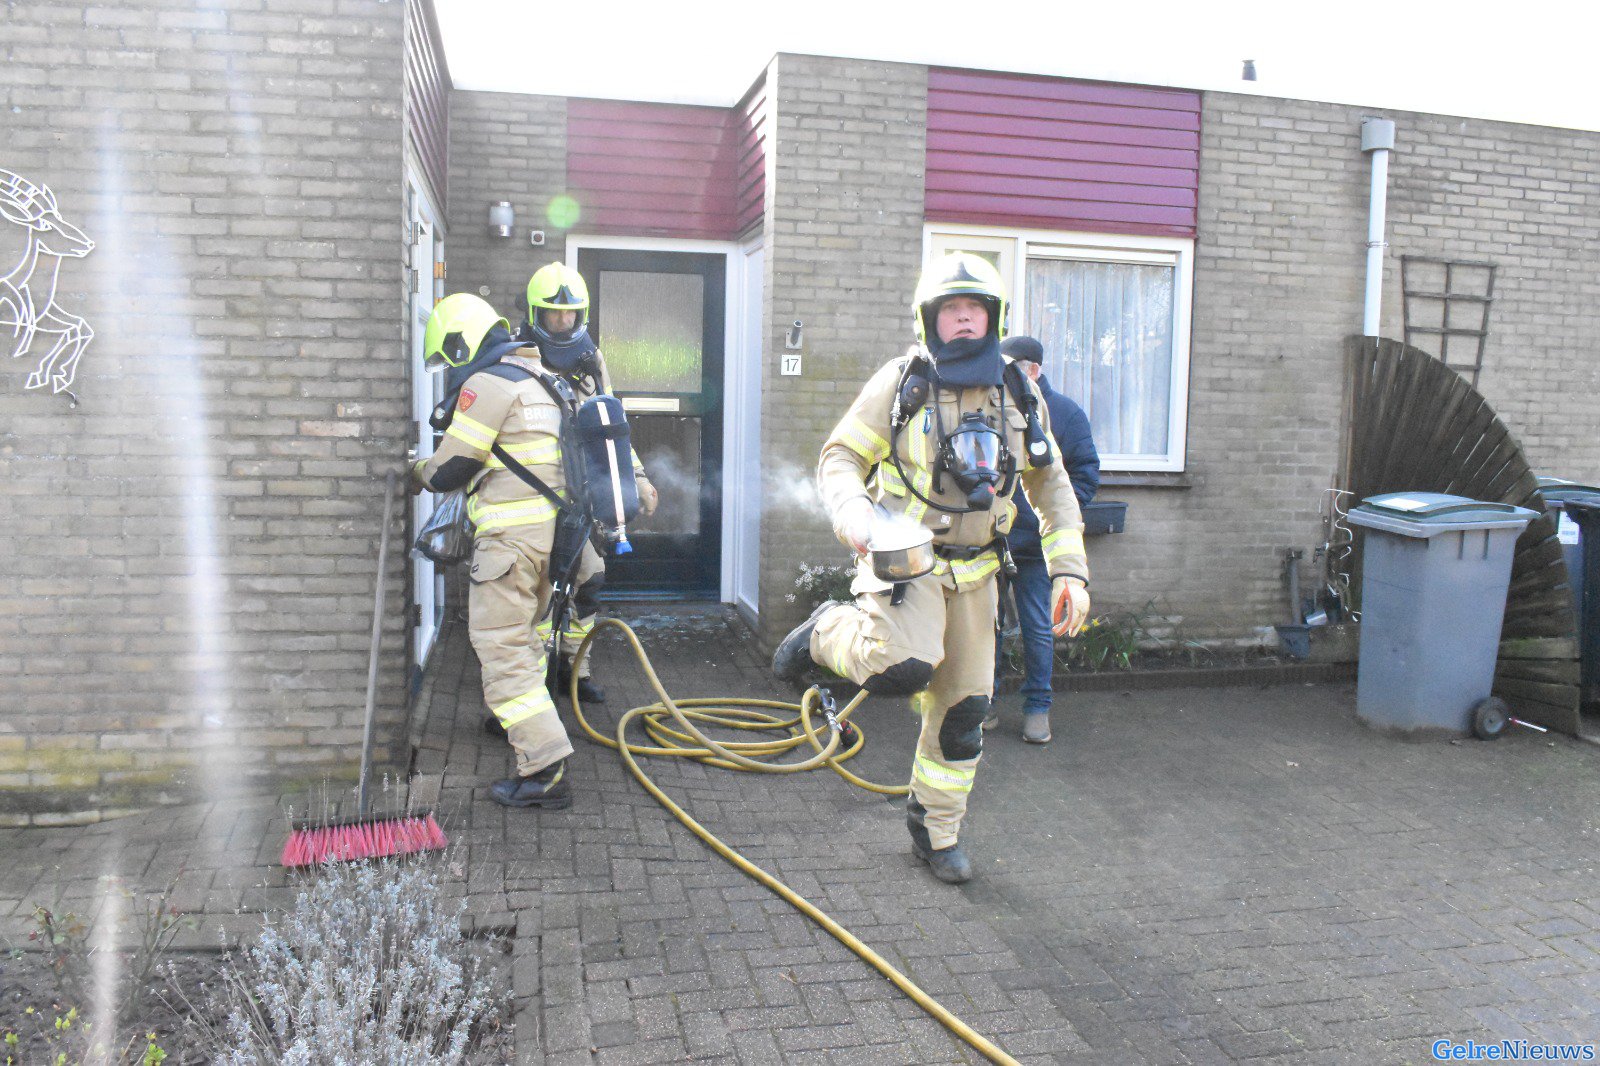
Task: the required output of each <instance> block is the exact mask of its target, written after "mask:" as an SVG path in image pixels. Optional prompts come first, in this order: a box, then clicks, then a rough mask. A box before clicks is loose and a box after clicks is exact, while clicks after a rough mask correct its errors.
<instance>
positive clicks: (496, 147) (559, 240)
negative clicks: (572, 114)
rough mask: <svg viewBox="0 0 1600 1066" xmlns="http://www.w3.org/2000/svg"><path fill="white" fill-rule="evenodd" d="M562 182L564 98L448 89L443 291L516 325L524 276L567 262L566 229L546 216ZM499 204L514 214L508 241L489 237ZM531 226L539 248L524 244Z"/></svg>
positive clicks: (525, 282)
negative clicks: (479, 299)
mask: <svg viewBox="0 0 1600 1066" xmlns="http://www.w3.org/2000/svg"><path fill="white" fill-rule="evenodd" d="M566 183H567V100H566V97H562V96H529V95H527V94H524V93H487V92H466V91H463V90H460V89H457V90H454V91H452V92H451V93H450V208H449V211H448V215H449V220H450V225H449V235H448V236H447V238H446V240H445V260H446V265H447V272H446V275H445V291H446V292H475V293H478V294H479V295H481V296H483V298H484V299H486V300H488V301H489V302H490V303H491V304H493V305H494V306H495V308H496V310H498V311H499V312H500V313H501V314H503V315H505V316H506V318H507V319H508V320H509V321H510V322H511V324H512V325H513V326H515V325H516V324H517V323H519V322H521V321H522V319H523V306H522V303H521V301H522V300H523V299H524V297H525V294H526V292H527V288H528V278H529V277H531V276H532V274H533V272H534V271H535V270H537V269H539V268H540V267H541V266H544V265H545V264H546V263H549V262H552V261H554V260H557V259H560V260H563V261H564V260H565V259H566V255H567V245H566V231H565V230H564V229H557V228H556V227H555V226H553V225H552V224H551V223H550V221H549V217H548V213H549V208H550V202H551V201H552V200H553V199H554V198H555V197H557V196H559V195H561V194H562V193H563V192H564V191H565V190H566ZM501 200H509V201H510V202H511V207H512V210H514V211H515V212H516V232H515V233H514V234H513V235H512V236H511V237H491V236H489V205H490V204H492V203H498V202H499V201H501ZM533 229H542V230H544V231H545V243H544V246H543V247H539V248H535V247H533V246H532V245H531V244H529V241H528V232H529V231H530V230H533ZM484 288H488V290H489V291H488V292H487V293H484V292H483V291H482V290H483V289H484Z"/></svg>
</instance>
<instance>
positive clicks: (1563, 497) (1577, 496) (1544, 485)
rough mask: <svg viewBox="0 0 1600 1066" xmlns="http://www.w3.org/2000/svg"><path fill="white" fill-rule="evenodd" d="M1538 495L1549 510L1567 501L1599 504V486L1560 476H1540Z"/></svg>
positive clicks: (1560, 507)
mask: <svg viewBox="0 0 1600 1066" xmlns="http://www.w3.org/2000/svg"><path fill="white" fill-rule="evenodd" d="M1539 495H1541V496H1543V497H1544V502H1545V504H1546V506H1548V507H1549V508H1550V509H1551V510H1560V509H1562V508H1564V507H1566V505H1567V504H1568V503H1590V504H1600V488H1595V487H1594V486H1593V485H1582V484H1579V483H1578V482H1576V481H1568V480H1567V479H1566V478H1560V477H1541V478H1540V479H1539Z"/></svg>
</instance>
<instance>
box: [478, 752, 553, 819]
mask: <svg viewBox="0 0 1600 1066" xmlns="http://www.w3.org/2000/svg"><path fill="white" fill-rule="evenodd" d="M566 769H567V760H565V759H562V760H561V761H560V762H557V763H555V764H554V765H552V766H546V767H545V768H544V769H543V770H540V771H539V772H538V773H535V774H532V775H530V776H528V777H508V778H506V779H505V780H503V781H496V782H495V783H494V784H492V785H490V786H489V798H490V799H492V800H494V801H495V802H496V803H498V804H500V806H502V807H543V808H545V809H546V810H553V811H558V810H561V809H563V808H566V807H570V806H572V788H571V787H570V786H569V785H568V784H567V776H566Z"/></svg>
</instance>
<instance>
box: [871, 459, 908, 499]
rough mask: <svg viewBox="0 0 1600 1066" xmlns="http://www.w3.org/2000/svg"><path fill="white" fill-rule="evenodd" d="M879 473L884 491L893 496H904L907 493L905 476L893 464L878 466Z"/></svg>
mask: <svg viewBox="0 0 1600 1066" xmlns="http://www.w3.org/2000/svg"><path fill="white" fill-rule="evenodd" d="M878 474H879V481H880V483H881V484H882V485H883V491H884V492H887V493H888V494H889V495H891V496H904V495H905V494H906V481H905V478H903V477H901V476H900V471H898V470H896V469H895V468H894V466H893V465H892V464H885V465H883V466H880V467H878Z"/></svg>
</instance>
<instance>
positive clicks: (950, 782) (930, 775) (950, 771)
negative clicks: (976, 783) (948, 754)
mask: <svg viewBox="0 0 1600 1066" xmlns="http://www.w3.org/2000/svg"><path fill="white" fill-rule="evenodd" d="M911 776H913V777H915V778H916V779H917V780H918V781H921V782H922V783H923V784H925V785H930V786H932V787H933V788H936V789H938V790H939V791H941V792H971V791H972V779H973V778H974V777H976V776H977V771H975V770H958V769H956V768H955V767H954V766H941V765H940V764H938V763H936V762H934V761H933V760H932V759H930V758H928V757H927V756H926V755H924V754H922V753H921V752H918V753H917V762H916V765H915V766H914V767H913V768H912V770H911Z"/></svg>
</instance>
